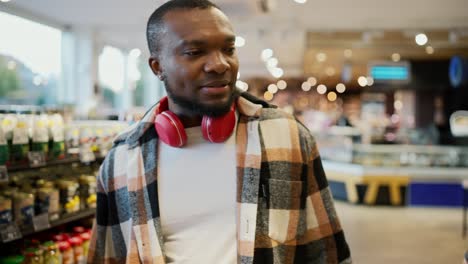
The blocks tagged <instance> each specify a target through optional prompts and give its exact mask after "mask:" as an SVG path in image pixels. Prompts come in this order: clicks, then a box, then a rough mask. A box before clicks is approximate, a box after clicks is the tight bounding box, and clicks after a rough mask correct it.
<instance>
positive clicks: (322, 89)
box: [317, 84, 327, 94]
mask: <svg viewBox="0 0 468 264" xmlns="http://www.w3.org/2000/svg"><path fill="white" fill-rule="evenodd" d="M326 92H327V86H325V85H324V84H320V85H319V86H317V93H319V94H325V93H326Z"/></svg>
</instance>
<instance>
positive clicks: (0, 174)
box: [0, 166, 8, 182]
mask: <svg viewBox="0 0 468 264" xmlns="http://www.w3.org/2000/svg"><path fill="white" fill-rule="evenodd" d="M0 182H8V170H7V167H6V166H0Z"/></svg>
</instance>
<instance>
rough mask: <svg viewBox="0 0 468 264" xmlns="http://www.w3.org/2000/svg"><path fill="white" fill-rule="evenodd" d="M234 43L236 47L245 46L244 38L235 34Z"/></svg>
mask: <svg viewBox="0 0 468 264" xmlns="http://www.w3.org/2000/svg"><path fill="white" fill-rule="evenodd" d="M234 45H235V46H236V47H244V46H245V38H243V37H241V36H237V37H236V41H235V43H234Z"/></svg>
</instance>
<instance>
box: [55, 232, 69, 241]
mask: <svg viewBox="0 0 468 264" xmlns="http://www.w3.org/2000/svg"><path fill="white" fill-rule="evenodd" d="M69 238H70V236H69V235H67V234H65V233H61V234H57V235H55V236H53V237H52V239H53V240H54V241H55V242H60V241H68V239H69Z"/></svg>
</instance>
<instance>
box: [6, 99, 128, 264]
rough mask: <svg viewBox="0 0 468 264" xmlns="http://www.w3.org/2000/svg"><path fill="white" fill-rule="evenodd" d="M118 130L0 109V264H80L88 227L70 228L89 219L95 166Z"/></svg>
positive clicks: (114, 125)
mask: <svg viewBox="0 0 468 264" xmlns="http://www.w3.org/2000/svg"><path fill="white" fill-rule="evenodd" d="M125 127H126V123H123V122H117V121H69V122H65V120H64V118H63V116H62V115H61V113H60V111H56V112H51V113H50V112H46V111H41V109H39V108H37V107H31V109H28V108H27V107H22V108H21V111H3V110H1V109H0V170H1V172H2V174H1V175H2V177H0V248H1V250H0V263H38V264H43V263H44V264H49V263H50V264H55V263H73V264H77V263H85V262H84V261H85V259H86V255H87V252H88V248H89V240H90V234H89V228H90V225H89V226H87V227H86V228H84V227H76V226H74V225H75V223H77V222H79V221H83V220H92V218H93V216H94V214H95V208H96V200H97V197H96V188H97V184H96V176H97V173H98V170H99V166H100V164H101V162H102V160H103V159H104V157H105V155H106V154H107V152H108V151H109V149H110V148H111V147H112V142H113V139H114V138H115V136H116V135H117V134H118V133H119V132H121V131H122V130H123V129H124V128H125ZM65 227H66V228H68V231H64V228H65ZM73 227H76V228H73ZM54 232H59V233H54ZM36 238H38V239H36ZM38 241H40V242H38Z"/></svg>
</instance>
